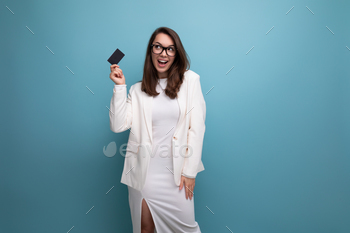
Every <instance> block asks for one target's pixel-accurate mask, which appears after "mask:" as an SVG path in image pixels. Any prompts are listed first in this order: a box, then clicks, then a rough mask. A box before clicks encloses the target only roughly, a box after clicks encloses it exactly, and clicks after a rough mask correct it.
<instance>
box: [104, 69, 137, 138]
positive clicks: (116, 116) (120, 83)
mask: <svg viewBox="0 0 350 233" xmlns="http://www.w3.org/2000/svg"><path fill="white" fill-rule="evenodd" d="M110 79H111V80H112V81H113V82H114V83H115V85H114V89H113V96H112V99H111V103H110V111H109V122H110V128H111V130H112V131H113V132H115V133H120V132H123V131H125V130H127V129H129V128H130V127H131V124H132V92H133V89H134V85H133V86H131V88H130V90H129V94H128V96H127V91H126V84H125V77H124V74H123V71H122V70H121V69H120V68H119V66H118V65H111V74H110Z"/></svg>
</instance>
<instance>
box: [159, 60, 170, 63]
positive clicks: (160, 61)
mask: <svg viewBox="0 0 350 233" xmlns="http://www.w3.org/2000/svg"><path fill="white" fill-rule="evenodd" d="M158 62H159V63H160V64H166V63H167V62H168V61H162V60H158Z"/></svg>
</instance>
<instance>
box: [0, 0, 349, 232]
mask: <svg viewBox="0 0 350 233" xmlns="http://www.w3.org/2000/svg"><path fill="white" fill-rule="evenodd" d="M7 7H8V8H7ZM307 7H308V8H307ZM349 9H350V1H316V0H315V1H311V0H310V1H277V0H275V1H222V0H221V1H220V0H217V1H208V0H205V1H204V0H201V1H154V0H149V1H81V0H80V1H68V0H60V1H57V0H56V1H10V0H5V1H1V4H0V30H1V43H0V50H1V57H0V59H1V60H0V64H1V79H0V102H1V131H0V137H1V138H0V139H1V151H0V153H1V158H0V185H1V188H0V201H1V206H0V221H1V224H0V232H8V233H10V232H16V233H18V232H52V233H59V232H68V231H70V233H74V232H131V231H132V230H131V229H132V228H131V217H130V210H129V204H128V193H127V186H125V185H124V184H121V183H120V178H121V172H122V168H123V163H124V157H123V156H121V155H120V154H119V153H117V154H116V155H115V156H112V157H107V156H105V155H104V153H103V148H104V147H106V146H107V145H108V144H109V143H110V142H115V143H116V145H117V147H118V148H119V146H120V145H121V144H123V143H126V142H127V138H128V134H129V131H126V132H123V133H120V134H115V133H113V132H112V131H111V130H110V129H109V116H108V109H107V107H108V108H109V103H110V99H111V97H112V92H113V82H112V81H111V80H110V79H109V73H110V69H109V63H108V62H107V61H106V60H107V58H108V57H109V56H110V55H111V53H112V52H113V51H114V50H115V49H116V48H120V49H121V50H122V51H123V52H124V53H125V54H126V56H125V57H124V59H123V60H122V61H121V62H120V65H121V68H122V69H123V71H124V74H125V76H126V83H127V85H128V90H129V88H130V86H131V85H132V84H134V83H136V82H137V81H140V80H141V79H142V69H143V62H144V56H145V51H146V45H147V42H148V39H149V37H150V36H151V34H152V32H153V31H154V30H155V29H156V28H157V27H160V26H168V27H170V28H172V29H174V30H175V31H176V32H177V33H178V34H179V35H180V38H181V40H182V42H183V44H184V46H185V49H186V51H187V52H188V54H189V56H190V58H191V69H192V70H193V71H195V72H196V73H198V74H199V75H200V76H201V85H202V90H203V94H204V97H205V100H206V104H207V118H206V125H207V129H206V134H205V140H204V147H203V164H204V167H205V171H203V172H201V173H199V174H198V176H197V179H196V188H195V191H194V193H195V208H196V209H195V213H196V221H197V222H198V223H199V225H200V227H201V230H202V232H228V233H229V232H245V233H253V232H254V233H256V232H261V233H274V232H276V233H280V232H284V233H289V232H290V233H292V232H293V233H294V232H300V233H301V232H305V233H306V232H307V233H310V232H317V233H323V232H332V233H334V232H344V233H345V232H346V233H348V232H350V222H349V219H350V198H349V197H350V186H349V184H350V182H349V181H350V169H349V165H350V154H349V152H350V146H349V144H350V143H349V142H350V123H349V118H350V105H349V100H350V92H349V90H350V81H349V78H350V69H349V67H350V30H349V29H350V14H349ZM27 27H28V28H27ZM327 27H328V28H327ZM271 28H272V29H271ZM29 29H30V30H29ZM270 29H271V30H270ZM33 33H34V34H33ZM333 33H334V34H333ZM46 46H47V47H46ZM49 49H50V50H51V51H52V52H51V51H50V50H49ZM233 66H234V68H232V67H233ZM67 67H68V68H69V69H68V68H67ZM231 68H232V70H230V69H231ZM73 73H74V74H73ZM88 88H89V89H88ZM90 90H91V91H90ZM209 90H210V91H209ZM208 91H209V92H208ZM106 106H107V107H106ZM111 188H112V189H111ZM108 191H109V192H108ZM107 192H108V193H107ZM106 193H107V194H106ZM91 208H92V209H91ZM89 210H90V211H89ZM88 211H89V212H88ZM87 212H88V213H87Z"/></svg>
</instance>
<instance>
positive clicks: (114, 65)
mask: <svg viewBox="0 0 350 233" xmlns="http://www.w3.org/2000/svg"><path fill="white" fill-rule="evenodd" d="M115 68H119V66H118V65H117V64H113V65H111V71H113V70H114V69H115Z"/></svg>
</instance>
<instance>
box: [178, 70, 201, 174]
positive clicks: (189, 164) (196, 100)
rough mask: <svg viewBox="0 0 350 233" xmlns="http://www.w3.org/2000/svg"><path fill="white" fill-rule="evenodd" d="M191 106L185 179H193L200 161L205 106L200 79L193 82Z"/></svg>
mask: <svg viewBox="0 0 350 233" xmlns="http://www.w3.org/2000/svg"><path fill="white" fill-rule="evenodd" d="M191 94H192V104H191V108H190V109H192V110H190V112H189V114H190V121H189V129H188V135H187V144H188V157H187V158H185V160H186V161H185V163H184V164H185V165H184V168H183V170H182V173H183V175H184V176H186V177H190V178H195V177H196V175H197V170H198V167H199V165H200V162H201V160H202V148H203V139H204V133H205V117H206V104H205V100H204V97H203V93H202V89H201V84H200V77H199V76H197V77H196V80H195V81H194V87H193V91H192V93H191Z"/></svg>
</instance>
